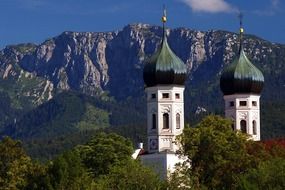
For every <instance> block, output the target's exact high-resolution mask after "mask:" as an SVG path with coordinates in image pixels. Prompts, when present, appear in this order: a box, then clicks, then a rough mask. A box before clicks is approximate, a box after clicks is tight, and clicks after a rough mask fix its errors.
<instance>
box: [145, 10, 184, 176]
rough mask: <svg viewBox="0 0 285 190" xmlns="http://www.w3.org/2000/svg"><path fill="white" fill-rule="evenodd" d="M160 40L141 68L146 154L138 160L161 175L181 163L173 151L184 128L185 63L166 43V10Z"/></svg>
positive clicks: (175, 149)
mask: <svg viewBox="0 0 285 190" xmlns="http://www.w3.org/2000/svg"><path fill="white" fill-rule="evenodd" d="M162 22H163V39H162V42H161V44H160V47H159V48H158V50H157V51H156V53H155V54H154V55H153V56H152V57H151V58H150V60H149V62H148V63H147V64H146V65H145V67H144V71H143V77H144V82H145V85H146V88H145V92H146V95H147V136H148V139H147V140H148V147H147V154H144V155H141V156H140V159H141V160H142V162H143V163H144V164H145V165H148V166H151V167H153V168H154V169H155V170H156V171H157V172H158V173H159V174H160V175H161V176H162V177H163V178H166V177H167V174H168V172H172V171H174V167H175V164H176V163H179V162H183V159H182V158H179V157H178V155H177V154H176V151H177V150H178V149H179V147H180V146H179V144H177V143H176V142H175V140H176V137H177V136H178V135H180V134H182V132H183V129H184V82H185V80H186V73H187V69H186V65H185V64H184V63H183V61H182V60H181V59H180V58H179V57H177V56H176V55H175V53H174V52H173V51H172V50H171V48H170V47H169V45H168V42H167V34H166V29H165V23H166V11H165V10H164V15H163V17H162Z"/></svg>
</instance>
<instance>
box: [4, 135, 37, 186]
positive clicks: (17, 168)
mask: <svg viewBox="0 0 285 190" xmlns="http://www.w3.org/2000/svg"><path fill="white" fill-rule="evenodd" d="M32 170H33V164H32V161H31V158H30V157H29V156H27V155H26V153H25V151H24V150H23V148H22V144H21V143H20V141H14V140H12V139H11V138H9V137H4V138H3V140H2V141H1V142H0V189H3V190H8V189H9V190H10V189H15V190H16V189H23V188H24V187H25V186H26V185H27V183H28V176H29V174H30V171H32Z"/></svg>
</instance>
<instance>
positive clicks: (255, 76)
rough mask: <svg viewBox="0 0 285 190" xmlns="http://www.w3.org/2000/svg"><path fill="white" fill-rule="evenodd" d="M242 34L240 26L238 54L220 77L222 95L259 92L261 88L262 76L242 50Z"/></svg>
mask: <svg viewBox="0 0 285 190" xmlns="http://www.w3.org/2000/svg"><path fill="white" fill-rule="evenodd" d="M241 25H242V24H241ZM242 34H243V28H242V27H240V48H239V54H238V56H237V58H236V59H235V60H234V61H233V63H232V64H230V65H229V66H228V67H226V68H225V69H224V71H223V73H222V75H221V78H220V87H221V90H222V92H223V93H224V95H231V94H260V93H261V91H262V88H263V84H264V76H263V74H262V72H261V71H260V70H259V69H258V68H256V67H255V66H254V65H253V64H252V63H251V62H250V60H249V59H248V58H247V56H246V54H245V52H244V50H243V45H242Z"/></svg>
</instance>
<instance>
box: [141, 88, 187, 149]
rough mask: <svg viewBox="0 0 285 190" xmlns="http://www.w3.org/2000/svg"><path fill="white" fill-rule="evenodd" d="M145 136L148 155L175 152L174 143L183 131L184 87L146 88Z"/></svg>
mask: <svg viewBox="0 0 285 190" xmlns="http://www.w3.org/2000/svg"><path fill="white" fill-rule="evenodd" d="M146 94H147V114H148V115H147V135H148V151H149V152H150V153H155V152H161V151H164V150H168V151H172V152H176V151H177V150H178V146H177V145H176V144H175V143H174V142H175V138H176V136H177V135H180V134H181V133H182V132H183V129H184V87H183V86H178V85H167V86H163V85H160V86H154V87H148V88H146Z"/></svg>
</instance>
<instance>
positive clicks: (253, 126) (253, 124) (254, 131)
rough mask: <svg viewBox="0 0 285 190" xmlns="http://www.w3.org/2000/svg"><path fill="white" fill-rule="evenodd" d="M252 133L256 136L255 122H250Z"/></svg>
mask: <svg viewBox="0 0 285 190" xmlns="http://www.w3.org/2000/svg"><path fill="white" fill-rule="evenodd" d="M252 132H253V134H254V135H256V134H257V132H256V121H255V120H253V121H252Z"/></svg>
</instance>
